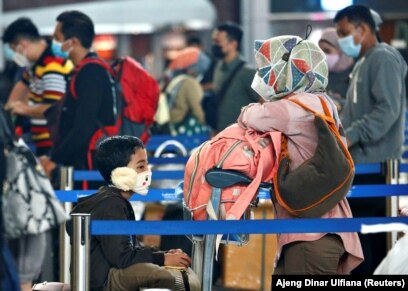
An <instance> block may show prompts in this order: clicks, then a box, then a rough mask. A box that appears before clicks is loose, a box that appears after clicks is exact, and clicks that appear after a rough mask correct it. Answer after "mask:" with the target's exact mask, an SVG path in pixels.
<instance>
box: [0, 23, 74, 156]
mask: <svg viewBox="0 0 408 291" xmlns="http://www.w3.org/2000/svg"><path fill="white" fill-rule="evenodd" d="M3 41H4V42H5V43H8V44H9V45H10V48H11V49H12V50H13V51H14V61H15V62H16V63H17V65H19V66H21V67H25V68H26V70H25V72H24V73H23V75H22V78H21V80H20V81H19V82H17V84H16V85H15V87H14V88H13V90H12V92H11V94H10V96H9V99H8V102H7V103H6V109H9V110H11V112H12V113H13V114H16V115H21V116H26V117H29V119H30V133H31V139H32V141H33V143H34V145H35V148H36V154H37V155H38V156H41V155H46V154H49V151H50V149H51V147H52V140H51V137H50V132H49V130H48V128H47V122H46V120H45V118H44V112H45V111H46V110H47V109H48V108H49V107H50V106H51V105H52V104H54V103H55V102H57V101H58V100H60V99H61V98H62V97H63V95H64V94H65V89H66V77H67V75H68V74H69V73H70V72H71V70H72V68H73V65H72V63H71V61H69V60H67V58H66V56H64V55H63V54H61V51H60V50H59V47H58V46H54V45H53V44H52V43H48V42H47V41H46V40H44V39H43V38H42V37H41V36H40V35H39V32H38V29H37V27H36V26H35V25H34V24H33V23H32V22H31V20H30V19H28V18H25V17H23V18H19V19H17V20H15V21H14V22H13V23H11V24H10V25H9V26H8V27H7V28H6V30H5V31H4V34H3Z"/></svg>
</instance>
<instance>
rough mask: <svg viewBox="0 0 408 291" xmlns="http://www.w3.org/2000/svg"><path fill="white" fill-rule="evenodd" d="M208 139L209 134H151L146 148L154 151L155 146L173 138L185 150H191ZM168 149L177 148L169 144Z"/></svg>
mask: <svg viewBox="0 0 408 291" xmlns="http://www.w3.org/2000/svg"><path fill="white" fill-rule="evenodd" d="M209 139H210V135H209V134H194V135H186V134H179V135H175V136H173V135H167V134H158V135H152V136H151V137H150V140H149V141H148V142H147V144H146V149H147V151H149V152H154V151H156V150H157V148H158V147H159V146H160V145H162V144H163V143H164V142H166V141H169V140H174V141H177V142H180V143H181V144H182V145H183V146H184V147H185V148H186V149H187V150H189V151H190V150H192V149H194V148H196V147H198V146H200V145H201V144H202V143H203V142H205V141H207V140H209ZM167 149H168V150H170V151H171V150H176V151H177V150H178V148H177V147H175V146H169V147H168V148H167Z"/></svg>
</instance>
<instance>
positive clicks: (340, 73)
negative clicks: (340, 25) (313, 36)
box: [318, 27, 354, 112]
mask: <svg viewBox="0 0 408 291" xmlns="http://www.w3.org/2000/svg"><path fill="white" fill-rule="evenodd" d="M318 44H319V47H320V48H321V49H322V50H323V52H324V53H325V54H326V60H327V66H328V68H329V83H328V85H327V88H326V90H327V94H328V95H329V96H330V97H332V98H333V101H334V102H335V103H336V106H337V109H338V111H339V112H341V109H342V107H343V106H344V102H345V100H346V93H347V88H348V78H349V75H350V73H351V70H352V69H353V65H354V60H353V59H352V58H350V57H348V56H346V55H345V54H343V52H342V51H341V49H340V46H339V42H338V37H337V33H336V29H335V28H334V27H328V28H326V29H324V30H323V31H322V36H321V37H320V39H319V42H318Z"/></svg>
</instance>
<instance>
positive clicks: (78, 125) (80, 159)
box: [51, 53, 115, 169]
mask: <svg viewBox="0 0 408 291" xmlns="http://www.w3.org/2000/svg"><path fill="white" fill-rule="evenodd" d="M90 57H97V56H96V54H94V53H89V54H88V55H87V56H86V58H90ZM74 71H75V70H74ZM71 81H72V77H71V78H70V81H69V82H68V88H69V87H70V82H71ZM75 91H76V95H77V97H74V96H73V95H72V92H70V90H67V93H66V95H65V98H64V103H63V107H62V112H61V119H60V122H59V130H58V136H59V138H58V142H57V144H56V145H55V146H54V148H53V150H52V153H51V159H52V160H53V161H54V162H56V163H58V164H62V165H69V166H74V167H75V168H76V169H87V152H88V146H89V143H90V140H91V137H92V135H93V134H94V133H95V132H96V130H97V129H98V128H100V127H102V126H106V125H113V124H114V123H115V116H114V113H113V112H114V110H113V104H114V103H113V100H114V90H113V85H112V80H111V78H110V75H109V72H108V71H107V70H106V69H105V68H103V67H102V66H101V65H99V64H94V63H92V64H86V65H84V66H83V67H82V68H81V70H80V71H79V72H78V73H77V76H76V78H75Z"/></svg>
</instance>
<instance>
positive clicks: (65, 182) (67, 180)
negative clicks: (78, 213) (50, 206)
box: [59, 167, 74, 284]
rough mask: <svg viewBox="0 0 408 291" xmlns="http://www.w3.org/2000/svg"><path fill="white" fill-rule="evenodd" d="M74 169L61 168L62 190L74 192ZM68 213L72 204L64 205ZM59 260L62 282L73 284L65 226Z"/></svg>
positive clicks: (69, 249)
mask: <svg viewBox="0 0 408 291" xmlns="http://www.w3.org/2000/svg"><path fill="white" fill-rule="evenodd" d="M73 174H74V168H73V167H61V170H60V189H61V190H73V189H74V177H73ZM63 206H64V209H65V212H66V213H70V212H71V210H72V203H71V202H64V203H63ZM59 241H60V249H59V258H60V260H59V261H60V263H59V265H60V266H59V267H60V282H64V283H67V284H69V283H70V282H71V275H70V272H69V266H70V264H71V245H70V242H69V236H68V235H67V233H66V231H65V224H61V226H60V228H59Z"/></svg>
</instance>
